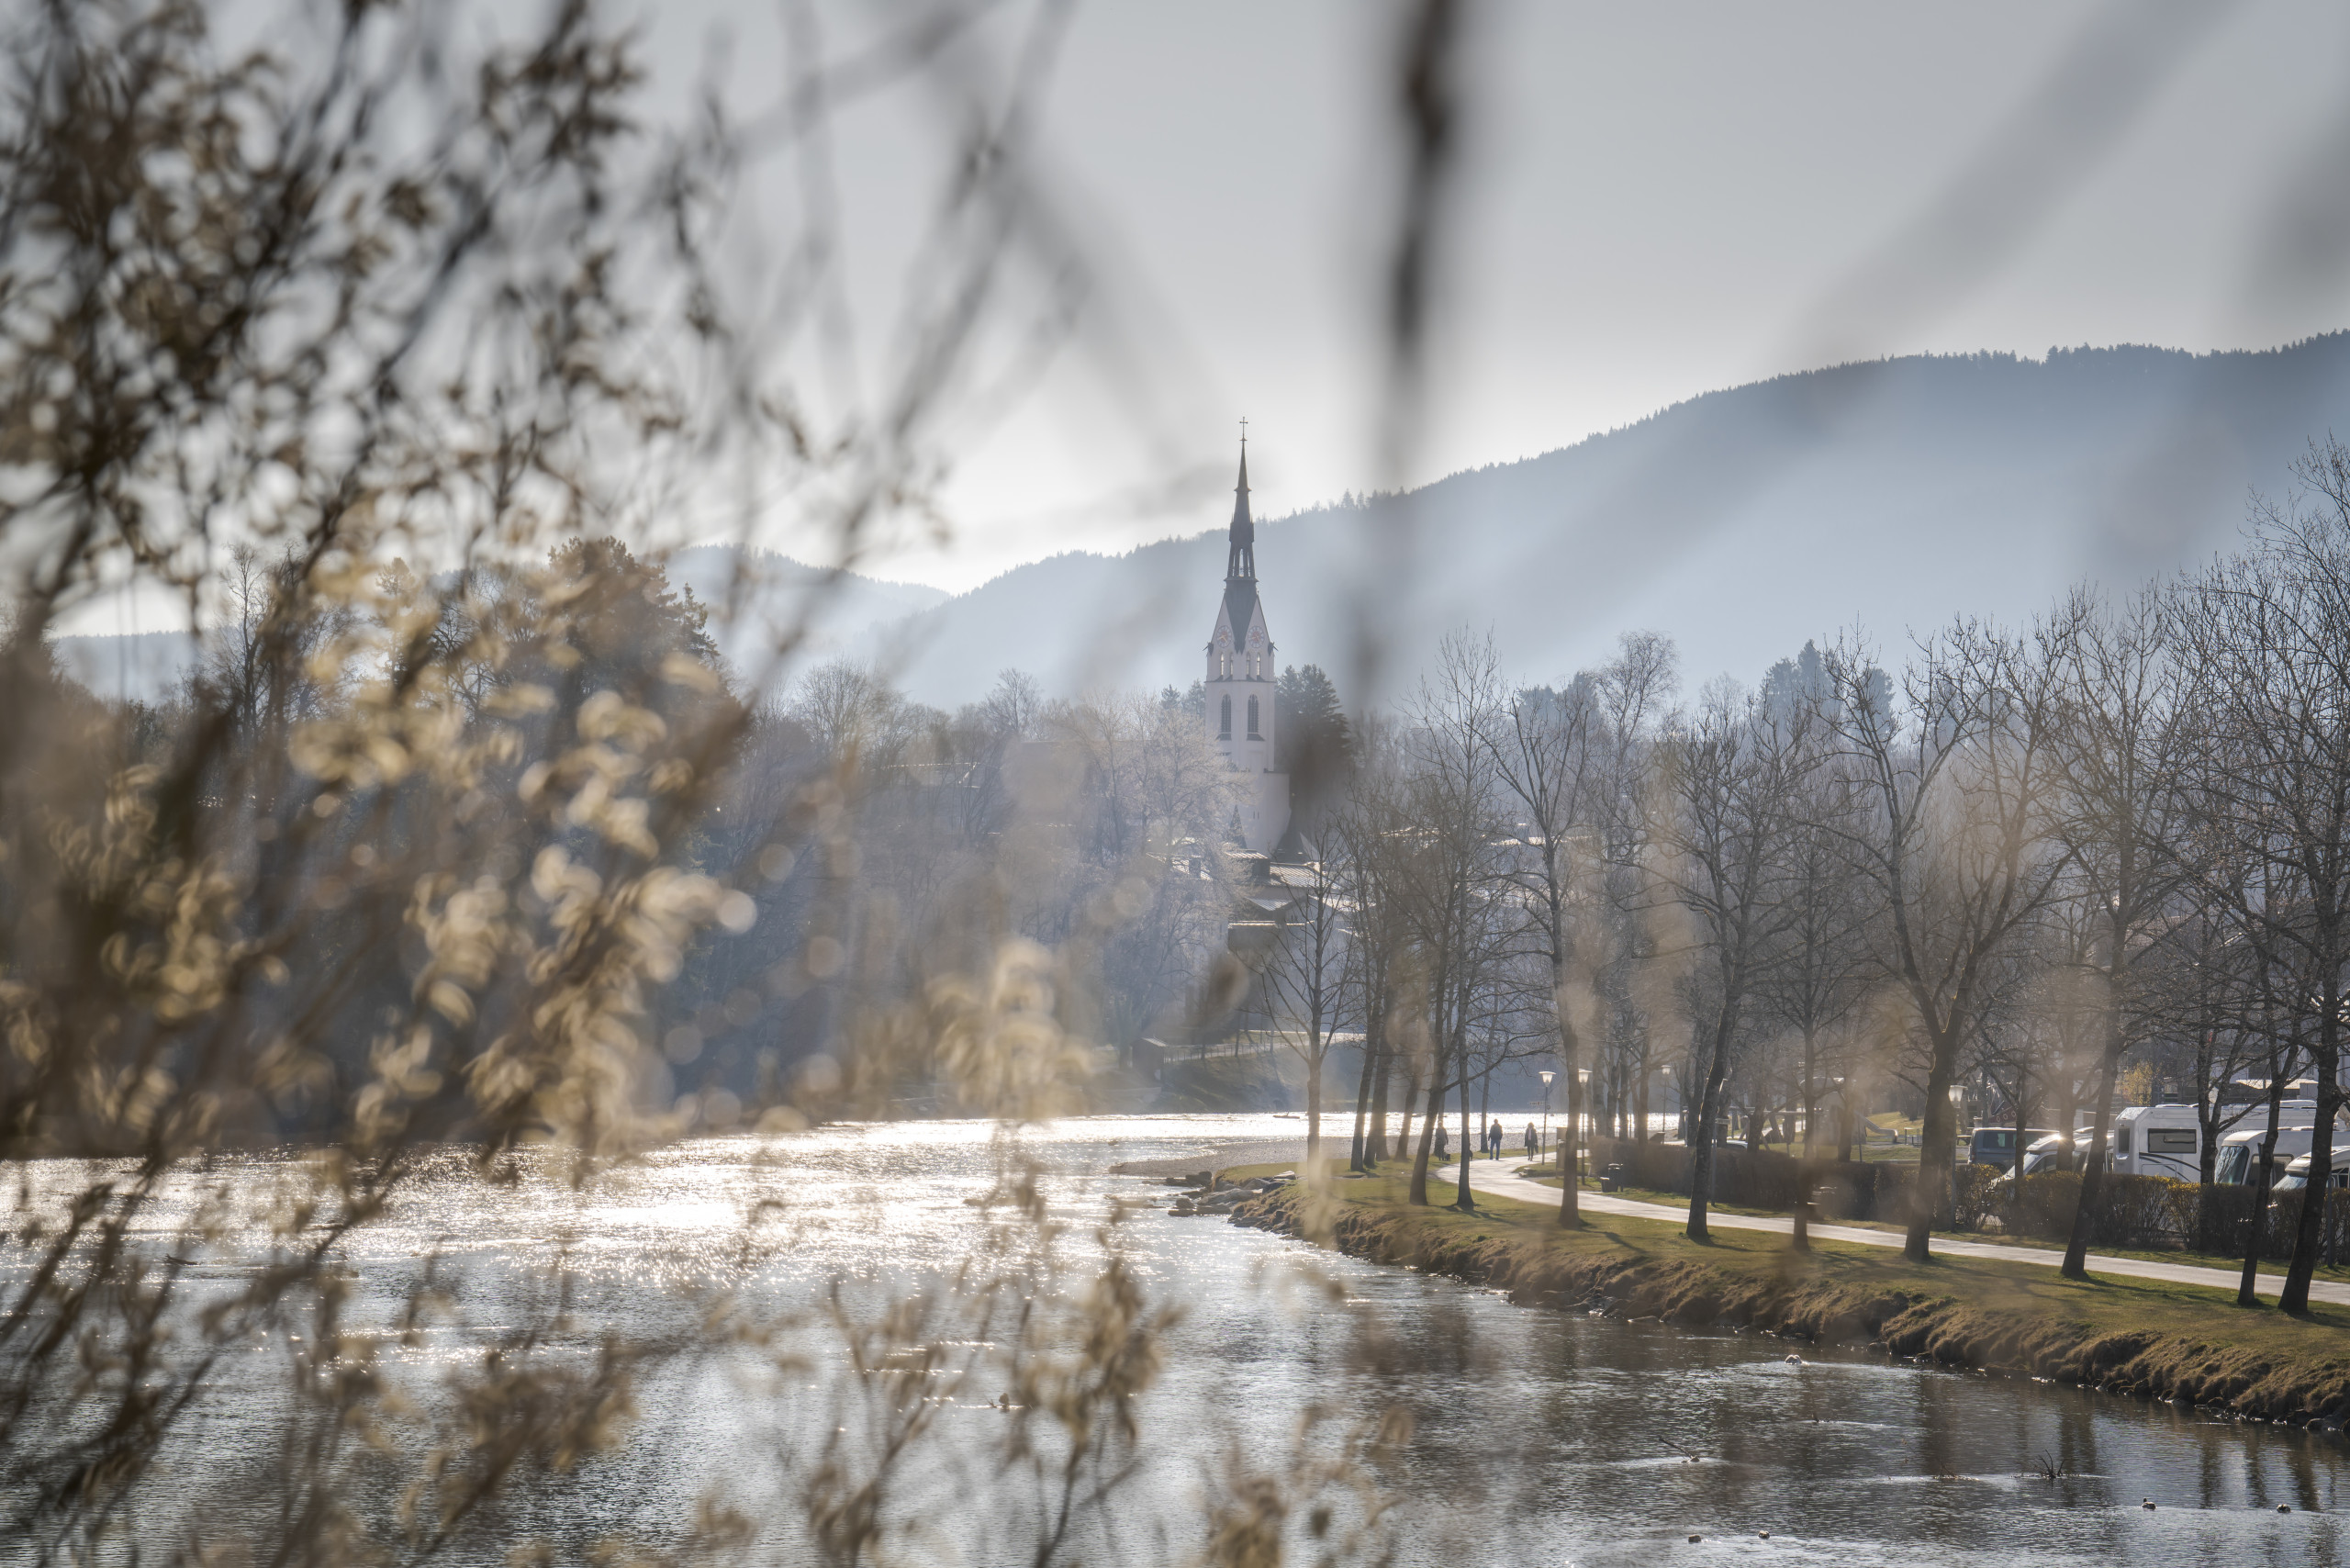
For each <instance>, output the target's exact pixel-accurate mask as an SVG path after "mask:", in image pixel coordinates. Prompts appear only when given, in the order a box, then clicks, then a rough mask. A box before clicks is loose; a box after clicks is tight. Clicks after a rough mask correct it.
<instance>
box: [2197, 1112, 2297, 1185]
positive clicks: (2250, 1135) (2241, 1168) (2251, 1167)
mask: <svg viewBox="0 0 2350 1568" xmlns="http://www.w3.org/2000/svg"><path fill="white" fill-rule="evenodd" d="M2267 1137H2268V1128H2267V1126H2266V1122H2265V1121H2264V1123H2263V1125H2262V1126H2256V1127H2246V1128H2245V1129H2244V1131H2242V1132H2240V1133H2230V1134H2229V1135H2228V1136H2227V1137H2223V1138H2221V1140H2220V1158H2219V1159H2218V1160H2217V1161H2216V1162H2214V1164H2213V1165H2212V1168H2211V1180H2212V1181H2214V1182H2218V1183H2219V1184H2220V1185H2221V1186H2223V1187H2246V1186H2251V1185H2253V1184H2254V1183H2255V1182H2258V1181H2259V1179H2260V1146H2261V1144H2262V1143H2263V1142H2264V1141H2266V1138H2267ZM2316 1142H2317V1129H2316V1128H2315V1127H2279V1128H2277V1152H2276V1154H2275V1156H2274V1157H2273V1163H2272V1164H2271V1165H2270V1166H2269V1170H2270V1171H2271V1172H2272V1174H2273V1173H2275V1172H2277V1171H2281V1170H2284V1169H2285V1167H2286V1165H2287V1164H2288V1163H2289V1162H2290V1161H2291V1160H2293V1159H2297V1158H2298V1157H2300V1156H2301V1155H2304V1154H2307V1153H2308V1152H2309V1151H2310V1149H2311V1147H2312V1146H2313V1145H2314V1144H2315V1143H2316Z"/></svg>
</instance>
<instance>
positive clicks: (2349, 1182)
mask: <svg viewBox="0 0 2350 1568" xmlns="http://www.w3.org/2000/svg"><path fill="white" fill-rule="evenodd" d="M2314 1152H2315V1151H2314V1150H2312V1151H2311V1154H2313V1153H2314ZM2311 1154H2304V1155H2302V1156H2301V1157H2300V1159H2296V1160H2294V1161H2293V1163H2292V1164H2290V1165H2288V1166H2287V1167H2286V1168H2285V1174H2283V1175H2282V1176H2279V1177H2278V1178H2277V1189H2276V1190H2277V1192H2280V1193H2290V1192H2294V1191H2297V1190H2298V1189H2300V1188H2302V1187H2306V1186H2308V1185H2309V1184H2310V1160H2311ZM2325 1184H2326V1185H2327V1186H2328V1187H2334V1188H2341V1187H2350V1148H2344V1147H2343V1146H2341V1145H2339V1144H2337V1145H2335V1146H2334V1149H2333V1166H2332V1167H2331V1168H2330V1169H2329V1170H2327V1172H2326V1182H2325Z"/></svg>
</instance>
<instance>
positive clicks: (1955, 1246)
mask: <svg viewBox="0 0 2350 1568" xmlns="http://www.w3.org/2000/svg"><path fill="white" fill-rule="evenodd" d="M1446 1169H1447V1170H1450V1169H1451V1167H1449V1166H1447V1167H1446ZM1452 1179H1455V1180H1457V1177H1456V1178H1452ZM1469 1185H1470V1186H1471V1187H1472V1188H1473V1189H1474V1190H1475V1191H1477V1192H1480V1193H1494V1194H1496V1195H1497V1196H1500V1197H1505V1198H1520V1199H1523V1200H1525V1201H1526V1202H1527V1203H1531V1204H1548V1205H1550V1207H1552V1208H1556V1207H1557V1206H1558V1204H1559V1189H1557V1188H1556V1187H1546V1186H1544V1185H1542V1184H1541V1183H1540V1182H1536V1181H1533V1180H1531V1179H1530V1178H1527V1177H1524V1176H1520V1175H1517V1174H1516V1164H1515V1162H1513V1161H1511V1160H1507V1159H1481V1160H1478V1161H1477V1162H1476V1165H1475V1167H1474V1168H1473V1169H1472V1170H1471V1171H1470V1173H1469ZM1583 1210H1584V1212H1585V1213H1587V1214H1610V1215H1639V1217H1640V1218H1642V1219H1661V1220H1667V1221H1671V1222H1672V1223H1673V1224H1676V1225H1677V1224H1681V1223H1683V1222H1684V1221H1686V1220H1687V1219H1688V1217H1689V1211H1688V1210H1687V1209H1686V1208H1684V1207H1681V1206H1680V1205H1678V1204H1649V1203H1642V1202H1640V1201H1639V1200H1638V1199H1634V1198H1619V1197H1617V1196H1615V1195H1614V1194H1612V1193H1594V1192H1589V1191H1586V1192H1585V1193H1583ZM1706 1223H1707V1225H1710V1226H1715V1227H1717V1228H1718V1229H1721V1230H1767V1231H1775V1232H1777V1233H1778V1234H1779V1235H1781V1236H1785V1235H1786V1234H1787V1233H1788V1232H1790V1231H1792V1230H1793V1229H1794V1228H1795V1222H1794V1221H1793V1220H1790V1219H1788V1218H1786V1217H1785V1216H1784V1215H1733V1214H1724V1213H1723V1212H1722V1211H1721V1210H1719V1209H1715V1210H1713V1211H1712V1212H1710V1213H1708V1214H1707V1215H1706ZM1811 1234H1812V1235H1814V1236H1816V1237H1818V1238H1822V1239H1823V1240H1829V1241H1852V1242H1858V1243H1859V1244H1860V1245H1862V1246H1863V1247H1898V1246H1900V1245H1901V1233H1900V1232H1898V1231H1892V1230H1871V1229H1868V1228H1867V1227H1865V1226H1853V1225H1814V1226H1811ZM1934 1255H1935V1256H1936V1257H1939V1258H1991V1259H1996V1260H1998V1261H2000V1262H2003V1263H2035V1264H2038V1265H2039V1266H2040V1267H2042V1268H2044V1269H2053V1268H2055V1267H2056V1266H2057V1265H2058V1264H2060V1263H2062V1262H2063V1261H2064V1260H2065V1255H2064V1254H2063V1253H2061V1252H2056V1251H2052V1250H2049V1249H2044V1248H2039V1247H2009V1246H2006V1245H2003V1244H2002V1243H1999V1242H1997V1241H1951V1240H1946V1239H1944V1238H1942V1237H1939V1236H1937V1237H1936V1238H1934ZM2089 1272H2090V1273H2092V1274H2104V1275H2108V1276H2112V1277H2120V1278H2128V1279H2139V1280H2160V1281H2162V1282H2164V1283H2165V1284H2174V1285H2208V1286H2210V1288H2211V1289H2213V1290H2220V1291H2225V1292H2227V1293H2228V1294H2230V1295H2233V1294H2235V1291H2236V1286H2237V1284H2238V1283H2239V1282H2240V1276H2239V1275H2238V1274H2237V1272H2236V1271H2234V1270H2233V1269H2202V1268H2198V1267H2196V1266H2195V1265H2193V1264H2191V1263H2159V1262H2155V1261H2154V1260H2151V1259H2145V1258H2111V1257H2108V1256H2106V1255H2105V1254H2104V1253H2101V1252H2092V1253H2090V1254H2089ZM2284 1288H2285V1276H2283V1275H2282V1274H2262V1275H2261V1276H2260V1278H2259V1279H2258V1281H2257V1282H2255V1284H2254V1285H2253V1289H2254V1290H2255V1291H2256V1292H2258V1293H2259V1294H2262V1295H2268V1296H2273V1295H2276V1294H2278V1293H2280V1292H2281V1291H2282V1290H2283V1289H2284ZM2310 1299H2311V1301H2322V1302H2327V1303H2331V1304H2332V1305H2336V1306H2350V1283H2339V1282H2332V1281H2326V1280H2317V1281H2312V1282H2311V1285H2310Z"/></svg>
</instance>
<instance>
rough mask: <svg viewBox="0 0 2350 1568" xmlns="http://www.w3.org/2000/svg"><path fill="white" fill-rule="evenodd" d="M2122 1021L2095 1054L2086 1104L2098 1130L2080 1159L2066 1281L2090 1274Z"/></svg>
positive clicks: (2117, 1021)
mask: <svg viewBox="0 0 2350 1568" xmlns="http://www.w3.org/2000/svg"><path fill="white" fill-rule="evenodd" d="M2121 1046H2122V1035H2121V1019H2120V1018H2119V1017H2118V1016H2117V1017H2116V1018H2115V1019H2114V1020H2113V1022H2112V1024H2111V1025H2110V1026H2109V1029H2108V1031H2107V1033H2106V1037H2105V1049H2104V1050H2103V1051H2102V1052H2100V1053H2099V1054H2098V1071H2097V1103H2096V1104H2094V1105H2092V1106H2090V1107H2089V1114H2090V1116H2091V1117H2093V1118H2094V1120H2093V1121H2092V1123H2091V1126H2094V1127H2096V1129H2097V1131H2096V1133H2095V1135H2094V1136H2092V1137H2090V1139H2089V1153H2088V1158H2087V1159H2084V1160H2083V1161H2081V1206H2080V1207H2079V1208H2077V1209H2076V1210H2074V1211H2073V1234H2072V1236H2071V1238H2069V1239H2067V1240H2066V1241H2065V1266H2064V1268H2063V1269H2062V1270H2061V1272H2062V1273H2063V1274H2064V1276H2065V1278H2066V1279H2068V1280H2086V1279H2087V1278H2088V1277H2089V1262H2088V1259H2089V1218H2090V1215H2092V1214H2094V1213H2095V1205H2096V1204H2097V1199H2098V1193H2099V1192H2100V1191H2101V1190H2103V1188H2104V1186H2105V1159H2106V1142H2107V1140H2108V1139H2109V1138H2110V1137H2112V1136H2113V1079H2114V1075H2115V1074H2116V1073H2118V1072H2120V1071H2121Z"/></svg>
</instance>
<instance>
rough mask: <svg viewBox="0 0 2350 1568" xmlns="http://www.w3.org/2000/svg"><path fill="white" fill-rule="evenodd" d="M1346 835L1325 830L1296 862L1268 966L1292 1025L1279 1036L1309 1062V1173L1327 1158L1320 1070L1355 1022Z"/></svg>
mask: <svg viewBox="0 0 2350 1568" xmlns="http://www.w3.org/2000/svg"><path fill="white" fill-rule="evenodd" d="M1347 842H1348V841H1347V838H1346V836H1345V835H1344V834H1325V835H1324V843H1323V845H1322V846H1321V847H1320V849H1319V851H1318V853H1317V854H1316V857H1315V858H1314V859H1312V860H1309V861H1307V862H1305V863H1304V865H1303V866H1302V867H1299V868H1296V874H1295V875H1293V876H1292V877H1291V878H1290V879H1289V882H1288V886H1289V890H1290V893H1291V896H1292V902H1291V904H1290V906H1289V908H1288V911H1287V913H1286V915H1285V917H1284V918H1283V920H1282V922H1281V930H1280V931H1279V933H1278V934H1277V935H1275V938H1274V946H1273V949H1272V952H1271V954H1270V957H1269V958H1267V960H1266V963H1265V970H1264V982H1265V989H1266V991H1267V993H1268V994H1269V996H1270V999H1271V1001H1272V1002H1273V1003H1274V1005H1275V1007H1276V1009H1277V1010H1278V1017H1279V1019H1280V1020H1281V1021H1282V1022H1285V1023H1286V1024H1287V1025H1289V1026H1288V1027H1286V1028H1284V1029H1283V1030H1282V1035H1281V1038H1282V1043H1283V1044H1284V1045H1285V1046H1286V1047H1288V1048H1289V1049H1290V1050H1292V1051H1293V1052H1294V1053H1295V1054H1296V1055H1297V1057H1298V1058H1299V1059H1300V1060H1302V1061H1303V1062H1304V1064H1305V1159H1306V1170H1307V1173H1308V1176H1309V1179H1311V1178H1312V1177H1313V1176H1315V1175H1318V1173H1319V1172H1320V1170H1321V1169H1322V1166H1321V1159H1322V1069H1323V1064H1324V1063H1325V1062H1326V1060H1327V1059H1328V1058H1329V1055H1330V1049H1331V1047H1332V1045H1333V1044H1334V1036H1336V1035H1337V1033H1338V1032H1340V1031H1342V1030H1344V1029H1345V1028H1346V1026H1347V1025H1348V1023H1350V1022H1352V1021H1353V1019H1354V1016H1355V1014H1354V1012H1353V1003H1354V1001H1355V998H1356V995H1357V991H1356V988H1355V987H1354V986H1353V985H1352V984H1350V983H1349V980H1350V979H1351V976H1352V971H1353V967H1354V965H1355V963H1356V959H1355V958H1354V955H1353V953H1352V950H1351V944H1350V942H1349V939H1348V935H1349V933H1348V923H1347V919H1346V910H1345V907H1344V905H1343V903H1342V902H1341V896H1342V895H1341V893H1340V889H1341V888H1343V887H1345V886H1346V885H1347V884H1348V881H1349V880H1350V878H1349V877H1348V875H1347V873H1346V871H1345V869H1344V868H1343V867H1342V866H1341V865H1339V864H1337V862H1336V861H1335V860H1334V858H1333V857H1334V856H1337V855H1343V854H1344V853H1345V846H1346V844H1347Z"/></svg>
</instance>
